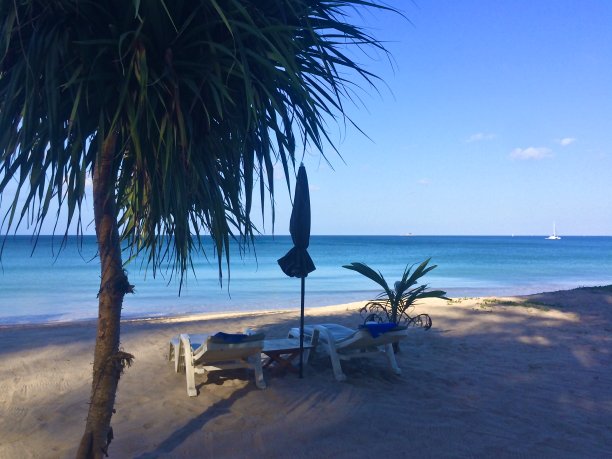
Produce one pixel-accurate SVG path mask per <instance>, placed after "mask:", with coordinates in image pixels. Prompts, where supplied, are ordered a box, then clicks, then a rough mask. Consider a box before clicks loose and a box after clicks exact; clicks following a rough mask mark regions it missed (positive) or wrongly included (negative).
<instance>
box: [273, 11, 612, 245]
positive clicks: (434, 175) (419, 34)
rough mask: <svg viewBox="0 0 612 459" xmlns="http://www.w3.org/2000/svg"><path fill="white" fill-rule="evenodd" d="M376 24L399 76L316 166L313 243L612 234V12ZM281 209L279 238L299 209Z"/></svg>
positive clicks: (370, 22) (387, 72)
mask: <svg viewBox="0 0 612 459" xmlns="http://www.w3.org/2000/svg"><path fill="white" fill-rule="evenodd" d="M391 4H393V5H401V7H402V8H403V11H404V13H405V15H406V16H407V17H408V18H409V20H410V22H407V21H406V20H404V19H402V18H400V17H397V16H394V15H389V14H376V15H372V14H368V13H366V14H365V15H364V16H363V18H361V21H362V22H363V23H364V24H365V25H366V26H367V27H369V28H370V29H371V30H372V33H373V34H375V35H376V36H377V37H380V38H381V39H382V40H385V41H387V42H388V43H387V47H388V49H389V50H390V51H391V53H392V55H393V57H394V61H395V63H394V68H391V67H390V66H389V65H387V64H386V63H385V62H384V59H380V60H379V62H378V63H377V64H376V65H375V66H372V68H373V69H375V70H376V71H377V72H378V74H379V75H380V76H381V77H382V78H383V79H384V81H385V82H386V85H387V87H386V88H385V87H384V86H383V87H381V94H380V95H378V94H373V93H371V91H368V92H366V93H364V94H362V97H361V98H362V100H363V102H364V103H365V104H366V105H367V110H365V109H362V108H358V107H355V108H354V109H353V108H352V107H351V108H350V109H349V111H350V115H351V116H352V117H353V119H354V120H355V121H356V122H357V124H358V125H359V126H361V127H362V128H363V129H364V130H365V131H366V132H367V134H368V136H369V137H370V138H371V140H368V139H367V138H364V137H363V135H361V134H359V133H358V132H356V131H355V130H353V129H348V130H347V131H346V132H344V133H343V135H342V136H341V135H339V134H337V130H336V131H333V132H334V133H336V138H337V139H339V142H338V147H339V150H340V153H341V154H342V156H343V158H344V160H345V162H346V164H344V163H342V161H341V160H339V159H338V158H337V157H335V156H334V154H333V153H332V152H331V151H330V152H329V154H328V157H329V158H330V161H331V162H332V165H333V167H334V169H335V171H333V172H332V171H330V170H329V167H328V166H327V165H326V164H324V163H321V162H320V161H319V158H316V157H314V158H310V157H309V158H307V160H306V166H307V168H308V173H309V180H310V184H311V199H312V211H313V223H312V228H313V233H314V234H406V233H413V234H516V235H530V234H548V233H550V232H551V231H552V224H553V221H556V224H557V231H558V232H559V233H560V234H566V235H569V234H576V235H611V234H612V180H611V179H612V174H611V172H612V127H611V124H610V121H611V119H612V28H611V27H610V24H612V2H608V1H604V0H601V1H588V0H587V1H555V2H552V1H505V2H502V1H495V2H491V1H488V0H463V1H461V2H456V1H443V0H432V1H424V0H422V1H417V2H415V3H414V4H413V3H412V2H408V1H405V2H404V1H396V2H391ZM283 198H284V196H280V194H279V197H278V198H277V201H278V212H277V228H276V231H277V233H284V232H286V227H287V225H285V224H283V223H284V222H285V221H288V216H289V212H290V209H289V206H288V205H286V202H285V200H284V199H283Z"/></svg>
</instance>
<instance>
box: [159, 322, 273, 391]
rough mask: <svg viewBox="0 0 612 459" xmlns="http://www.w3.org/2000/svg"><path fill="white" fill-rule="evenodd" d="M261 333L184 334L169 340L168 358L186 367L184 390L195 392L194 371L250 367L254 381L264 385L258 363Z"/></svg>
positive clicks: (179, 365)
mask: <svg viewBox="0 0 612 459" xmlns="http://www.w3.org/2000/svg"><path fill="white" fill-rule="evenodd" d="M263 342H264V334H263V333H259V334H226V333H217V334H216V335H201V334H198V335H187V334H182V335H179V336H176V337H174V338H172V339H171V340H170V350H169V352H168V360H172V359H174V369H175V371H176V372H177V373H178V372H179V371H185V375H186V378H187V394H188V395H189V396H191V397H195V396H196V395H198V392H197V389H196V387H195V374H196V373H198V374H202V373H206V372H209V371H216V370H228V369H233V368H249V369H252V370H254V371H255V384H256V385H257V387H259V388H260V389H265V388H266V383H265V381H264V378H263V371H262V365H261V350H262V348H263Z"/></svg>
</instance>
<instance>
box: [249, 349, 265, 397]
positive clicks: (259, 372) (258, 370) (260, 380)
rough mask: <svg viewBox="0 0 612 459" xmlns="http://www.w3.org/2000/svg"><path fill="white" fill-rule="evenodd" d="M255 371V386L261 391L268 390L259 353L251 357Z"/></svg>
mask: <svg viewBox="0 0 612 459" xmlns="http://www.w3.org/2000/svg"><path fill="white" fill-rule="evenodd" d="M251 361H252V364H253V370H255V385H256V386H257V387H258V388H260V389H265V388H266V381H265V380H264V377H263V368H262V365H261V354H260V353H259V352H258V353H257V354H255V355H254V356H252V357H251Z"/></svg>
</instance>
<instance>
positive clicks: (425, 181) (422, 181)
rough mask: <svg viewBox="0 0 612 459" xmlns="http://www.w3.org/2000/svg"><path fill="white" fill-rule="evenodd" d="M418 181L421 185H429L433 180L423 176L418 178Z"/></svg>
mask: <svg viewBox="0 0 612 459" xmlns="http://www.w3.org/2000/svg"><path fill="white" fill-rule="evenodd" d="M417 183H418V184H419V185H425V186H427V185H429V184H431V180H429V179H428V178H422V179H420V180H418V181H417Z"/></svg>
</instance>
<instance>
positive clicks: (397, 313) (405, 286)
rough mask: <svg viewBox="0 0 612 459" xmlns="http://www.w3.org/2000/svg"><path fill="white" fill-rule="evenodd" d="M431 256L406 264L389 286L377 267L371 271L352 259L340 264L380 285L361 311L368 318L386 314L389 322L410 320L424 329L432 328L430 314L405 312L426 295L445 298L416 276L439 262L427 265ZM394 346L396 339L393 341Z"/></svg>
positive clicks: (409, 321) (377, 317) (423, 274)
mask: <svg viewBox="0 0 612 459" xmlns="http://www.w3.org/2000/svg"><path fill="white" fill-rule="evenodd" d="M430 261H431V258H428V259H426V260H425V261H423V262H422V263H420V264H419V265H418V266H417V267H416V269H415V270H414V271H412V268H414V266H415V265H412V266H411V265H407V266H406V268H405V269H404V274H402V277H401V279H400V280H399V281H397V282H395V284H393V288H391V287H390V286H389V284H388V283H387V281H386V280H385V278H384V276H383V275H382V274H381V273H380V272H377V271H374V270H373V269H372V268H370V267H369V266H368V265H366V264H365V263H358V262H353V263H351V264H350V265H344V266H343V268H346V269H350V270H351V271H355V272H358V273H359V274H361V275H362V276H365V277H367V278H368V279H371V280H373V281H374V282H376V283H377V284H378V285H380V286H381V287H382V289H383V291H382V292H381V293H380V294H379V295H378V296H377V297H376V299H374V300H371V301H368V302H367V303H366V304H365V306H364V307H363V308H362V313H365V314H366V320H368V318H376V319H379V320H380V319H382V317H381V316H380V314H381V313H382V314H384V315H385V316H386V320H387V321H388V322H392V323H394V324H400V323H404V324H407V325H409V324H412V325H419V326H421V325H422V326H423V327H424V328H425V329H429V328H431V318H430V317H429V315H428V314H419V315H418V316H415V317H410V316H409V315H408V310H409V309H410V308H411V307H413V306H414V304H415V303H416V302H417V301H418V300H422V299H425V298H442V299H445V300H447V299H448V298H446V292H444V291H442V290H429V286H428V285H427V284H420V285H419V280H420V279H421V278H422V277H423V276H425V275H426V274H427V273H428V272H429V271H431V270H432V269H435V268H437V266H438V265H430V266H428V264H429V262H430ZM394 347H395V348H396V350H397V349H398V348H397V343H395V344H394Z"/></svg>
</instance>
